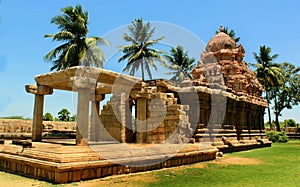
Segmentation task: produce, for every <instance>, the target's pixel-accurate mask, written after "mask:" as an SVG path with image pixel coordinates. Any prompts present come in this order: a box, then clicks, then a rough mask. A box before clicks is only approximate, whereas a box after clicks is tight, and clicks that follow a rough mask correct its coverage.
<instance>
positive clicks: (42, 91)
mask: <svg viewBox="0 0 300 187" xmlns="http://www.w3.org/2000/svg"><path fill="white" fill-rule="evenodd" d="M25 90H26V92H28V93H31V94H35V95H51V94H52V93H53V88H51V87H49V86H40V85H39V86H37V85H35V84H29V85H26V86H25Z"/></svg>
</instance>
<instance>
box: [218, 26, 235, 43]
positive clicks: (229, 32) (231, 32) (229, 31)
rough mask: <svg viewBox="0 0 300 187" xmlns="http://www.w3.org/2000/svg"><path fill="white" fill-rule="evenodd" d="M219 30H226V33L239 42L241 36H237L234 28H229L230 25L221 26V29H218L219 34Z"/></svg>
mask: <svg viewBox="0 0 300 187" xmlns="http://www.w3.org/2000/svg"><path fill="white" fill-rule="evenodd" d="M219 32H224V33H225V34H228V35H229V36H230V37H231V38H232V39H233V40H234V41H235V42H236V43H238V42H239V41H240V37H236V36H235V31H234V30H232V29H230V30H229V29H228V27H224V28H223V27H222V26H221V27H220V30H216V34H218V33H219Z"/></svg>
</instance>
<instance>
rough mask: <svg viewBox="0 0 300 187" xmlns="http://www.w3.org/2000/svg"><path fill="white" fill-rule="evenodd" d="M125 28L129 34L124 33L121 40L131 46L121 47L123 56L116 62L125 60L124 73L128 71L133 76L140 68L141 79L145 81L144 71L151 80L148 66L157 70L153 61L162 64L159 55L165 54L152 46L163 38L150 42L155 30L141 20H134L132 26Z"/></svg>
mask: <svg viewBox="0 0 300 187" xmlns="http://www.w3.org/2000/svg"><path fill="white" fill-rule="evenodd" d="M127 28H128V31H129V34H127V33H125V34H124V35H123V39H124V40H125V41H127V42H131V44H130V45H126V46H122V49H121V51H122V52H123V54H124V55H123V56H122V57H120V58H119V60H118V61H119V62H121V61H123V60H126V59H127V65H126V67H125V68H124V69H123V71H124V72H128V71H129V74H130V75H134V74H135V73H136V72H137V71H138V70H139V68H141V71H142V79H143V80H145V70H146V71H147V74H148V75H149V78H150V79H152V73H151V71H150V66H152V67H153V68H154V69H155V70H157V66H156V65H155V61H156V60H158V61H160V62H162V63H163V62H164V59H163V58H162V56H161V55H162V54H165V52H164V51H162V50H157V49H154V48H152V46H153V45H154V44H156V43H157V42H158V41H159V40H162V39H163V38H164V37H160V38H157V39H154V40H151V37H152V36H153V33H154V32H155V28H151V25H150V23H149V22H148V23H146V24H144V23H143V19H142V18H139V19H135V20H134V21H132V25H129V26H128V27H127Z"/></svg>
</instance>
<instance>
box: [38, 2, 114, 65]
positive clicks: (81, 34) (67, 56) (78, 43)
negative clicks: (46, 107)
mask: <svg viewBox="0 0 300 187" xmlns="http://www.w3.org/2000/svg"><path fill="white" fill-rule="evenodd" d="M61 11H62V13H63V15H58V16H55V17H53V18H52V19H51V23H52V24H55V25H57V28H58V29H60V30H59V31H58V32H57V33H56V34H46V35H45V36H44V37H46V38H52V41H59V42H64V43H63V44H62V45H60V46H58V47H56V48H55V49H53V50H52V51H50V52H49V53H48V54H47V55H46V56H45V57H44V58H45V60H46V61H51V62H53V64H54V65H53V67H52V68H51V71H52V70H55V69H56V70H63V69H66V68H69V67H72V66H78V65H84V66H96V67H102V66H103V62H104V55H103V52H102V50H101V49H99V48H98V46H97V45H98V44H106V45H110V44H109V42H108V41H107V40H105V39H103V38H101V37H98V36H93V37H87V34H88V32H89V30H88V28H87V25H88V23H89V19H88V12H87V11H83V10H82V7H81V5H77V6H76V7H75V8H74V7H72V6H68V7H65V8H62V9H61Z"/></svg>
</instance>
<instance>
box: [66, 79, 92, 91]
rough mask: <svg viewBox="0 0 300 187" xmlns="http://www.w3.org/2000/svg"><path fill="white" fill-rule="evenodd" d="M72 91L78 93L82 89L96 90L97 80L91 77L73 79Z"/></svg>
mask: <svg viewBox="0 0 300 187" xmlns="http://www.w3.org/2000/svg"><path fill="white" fill-rule="evenodd" d="M71 81H72V90H74V91H78V90H81V89H89V90H95V89H96V84H97V80H96V79H94V78H89V77H72V78H71Z"/></svg>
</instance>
